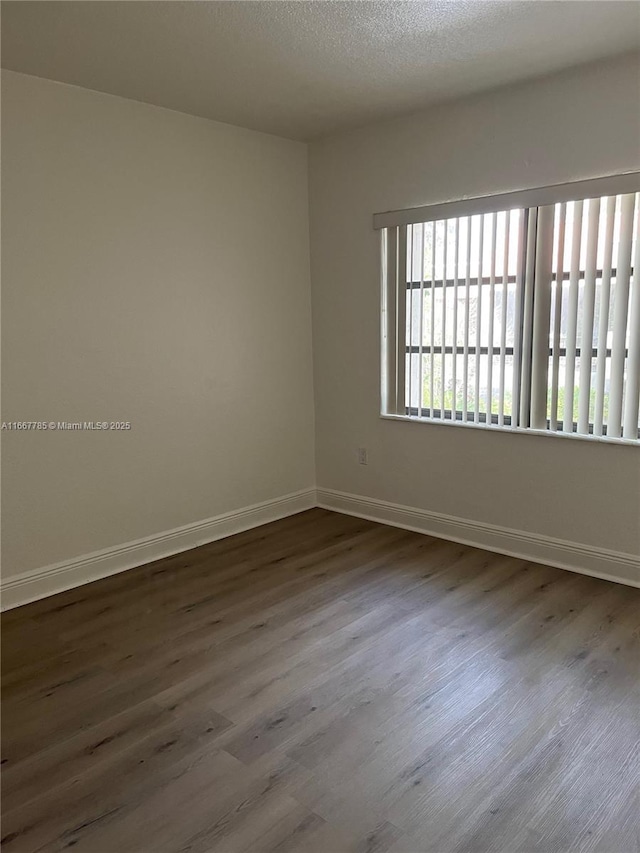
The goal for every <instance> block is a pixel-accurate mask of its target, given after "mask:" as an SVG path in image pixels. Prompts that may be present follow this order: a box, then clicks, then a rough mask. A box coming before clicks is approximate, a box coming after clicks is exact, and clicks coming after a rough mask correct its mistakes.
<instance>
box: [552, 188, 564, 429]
mask: <svg viewBox="0 0 640 853" xmlns="http://www.w3.org/2000/svg"><path fill="white" fill-rule="evenodd" d="M566 219H567V205H566V204H564V203H563V204H561V205H560V209H559V211H558V243H557V247H556V287H555V300H554V307H553V342H552V348H551V350H552V363H551V412H550V416H549V419H550V427H551V429H552V430H557V429H558V378H559V370H560V328H561V321H562V292H563V289H564V288H563V276H564V238H565V228H566Z"/></svg>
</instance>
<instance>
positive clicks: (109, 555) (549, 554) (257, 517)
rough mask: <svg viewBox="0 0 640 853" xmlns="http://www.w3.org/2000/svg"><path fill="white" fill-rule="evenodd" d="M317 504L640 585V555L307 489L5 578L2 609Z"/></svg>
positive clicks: (453, 539) (360, 516)
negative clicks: (639, 556)
mask: <svg viewBox="0 0 640 853" xmlns="http://www.w3.org/2000/svg"><path fill="white" fill-rule="evenodd" d="M314 506H319V507H322V508H323V509H329V510H333V511H334V512H341V513H344V514H345V515H355V516H357V517H358V518H366V519H369V520H370V521H377V522H380V523H381V524H390V525H391V526H393V527H402V528H404V529H405V530H413V531H415V532H417V533H426V534H428V535H430V536H437V537H438V538H440V539H450V540H452V541H454V542H461V543H462V544H464V545H472V546H474V547H476V548H484V549H485V550H487V551H495V552H497V553H499V554H507V555H510V556H513V557H520V558H522V559H525V560H530V561H532V562H537V563H544V564H546V565H549V566H556V567H557V568H559V569H568V570H569V571H571V572H579V573H580V574H584V575H592V576H593V577H597V578H603V579H604V580H609V581H615V582H617V583H623V584H627V585H629V586H635V587H640V558H638V557H635V556H633V555H632V554H622V553H620V552H618V551H608V550H605V549H603V548H594V547H591V546H587V545H580V544H578V543H577V542H566V541H564V540H562V539H551V538H549V537H547V536H541V535H539V534H536V533H526V532H524V531H522V530H512V529H510V528H508V527H499V526H497V525H493V524H485V523H484V522H479V521H469V520H467V519H464V518H458V517H456V516H453V515H444V514H442V513H438V512H430V511H428V510H424V509H417V508H416V507H409V506H404V505H402V504H395V503H391V502H389V501H381V500H377V499H376V498H367V497H364V496H362V495H352V494H348V493H346V492H339V491H335V490H333V489H323V488H320V489H317V490H316V489H313V488H311V489H304V490H303V491H300V492H293V493H292V494H288V495H283V496H282V497H280V498H275V499H273V500H269V501H263V502H262V503H258V504H253V505H252V506H248V507H244V508H243V509H239V510H235V511H234V512H228V513H224V514H223V515H218V516H215V517H214V518H208V519H205V520H204V521H198V522H195V523H194V524H186V525H184V526H183V527H176V528H175V529H173V530H167V531H165V532H164V533H159V534H157V535H156V536H147V537H146V538H144V539H137V540H136V541H134V542H127V543H125V544H124V545H118V546H116V547H114V548H106V549H104V550H103V551H95V552H93V553H92V554H85V555H84V556H82V557H76V558H75V559H72V560H66V561H64V562H61V563H55V564H52V565H50V566H44V567H43V568H40V569H34V570H33V571H29V572H24V573H23V574H20V575H15V576H13V577H8V578H7V579H6V580H3V581H2V586H1V590H2V610H9V609H11V608H13V607H19V606H20V605H22V604H28V603H29V602H30V601H37V600H38V599H39V598H45V597H46V596H49V595H55V594H56V593H58V592H64V590H67V589H72V588H73V587H76V586H81V585H82V584H85V583H91V581H95V580H100V578H105V577H108V576H109V575H114V574H118V573H119V572H124V571H127V569H133V568H135V567H136V566H141V565H143V564H144V563H151V562H153V561H154V560H160V559H162V558H163V557H170V556H172V555H173V554H179V553H180V552H181V551H188V550H189V549H190V548H197V547H198V546H199V545H206V544H207V543H208V542H215V541H216V540H217V539H223V538H224V537H225V536H233V535H234V534H235V533H242V532H243V531H244V530H250V529H251V528H253V527H259V526H260V525H261V524H268V523H269V522H270V521H277V520H278V519H279V518H286V517H287V516H289V515H295V514H296V513H298V512H304V510H307V509H312V508H313V507H314Z"/></svg>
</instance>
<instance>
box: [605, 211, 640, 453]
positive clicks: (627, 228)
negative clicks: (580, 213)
mask: <svg viewBox="0 0 640 853" xmlns="http://www.w3.org/2000/svg"><path fill="white" fill-rule="evenodd" d="M634 206H635V196H633V195H630V194H628V195H624V196H622V199H621V206H620V242H619V243H618V257H617V261H616V286H615V292H614V300H613V334H612V344H611V390H610V391H609V419H608V422H607V435H608V436H610V437H612V438H619V437H620V436H621V434H622V396H623V384H624V362H625V355H626V352H625V351H626V338H627V315H628V311H629V279H630V266H631V242H632V237H633V212H634V210H633V209H634ZM637 334H638V333H637V331H636V332H635V335H637Z"/></svg>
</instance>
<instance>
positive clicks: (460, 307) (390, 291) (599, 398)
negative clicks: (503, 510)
mask: <svg viewBox="0 0 640 853" xmlns="http://www.w3.org/2000/svg"><path fill="white" fill-rule="evenodd" d="M639 177H640V176H637V175H633V176H619V177H618V178H616V179H610V180H609V181H606V179H604V180H605V183H603V181H594V182H584V183H582V184H580V185H574V186H573V187H572V186H571V185H565V187H563V188H549V192H548V196H549V200H550V203H549V204H536V205H535V206H531V205H530V204H529V205H527V204H526V201H527V194H526V193H523V194H514V195H515V196H516V197H511V196H510V197H508V198H507V197H503V198H502V199H501V198H500V197H494V198H492V199H487V200H484V201H485V206H486V208H487V209H486V211H483V210H482V202H483V200H475V199H474V200H472V201H470V202H459V203H453V204H450V205H440V206H438V207H435V208H425V209H422V210H419V211H405V212H400V214H383V215H382V217H383V220H384V221H383V223H382V225H383V228H382V235H383V240H382V246H383V329H382V334H383V366H382V367H383V370H382V374H383V383H382V410H383V413H384V414H390V415H396V416H398V415H399V416H402V417H408V418H421V419H430V420H435V421H439V422H449V423H453V422H461V423H475V424H485V425H489V426H494V427H503V428H510V429H514V428H519V429H534V430H546V431H549V432H557V433H564V434H578V435H592V436H597V437H602V438H609V439H626V440H631V441H635V442H637V441H638V437H639V435H640V432H639V429H640V415H639V392H640V274H639V272H640V239H639V238H638V231H639V228H640V212H639V210H640V192H639V190H640V180H639ZM621 179H623V180H621ZM611 181H613V184H612V183H611ZM621 187H624V188H625V189H627V188H628V189H629V190H632V191H630V192H616V193H615V194H613V193H612V194H606V195H605V194H602V195H595V194H592V193H594V192H595V191H597V190H602V189H612V188H613V189H619V188H621ZM554 190H556V192H555V193H554ZM558 190H561V192H558ZM572 190H573V193H574V194H575V195H576V196H577V195H578V194H580V195H583V196H584V197H576V198H571V194H572ZM540 194H542V195H540ZM534 195H535V196H536V198H535V200H538V199H540V200H543V199H544V191H542V190H541V191H535V193H534ZM501 201H502V202H503V204H501ZM518 202H519V203H518ZM465 207H466V208H467V209H468V210H469V212H468V213H465ZM447 213H453V214H455V215H447ZM393 216H397V217H398V218H399V219H403V218H404V219H405V221H404V222H402V221H400V222H399V224H397V225H389V224H387V219H388V218H389V217H393ZM411 219H413V220H415V221H410V220H411ZM406 220H409V221H406ZM420 220H422V221H420Z"/></svg>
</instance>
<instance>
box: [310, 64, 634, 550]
mask: <svg viewBox="0 0 640 853" xmlns="http://www.w3.org/2000/svg"><path fill="white" fill-rule="evenodd" d="M638 72H639V68H638V62H637V58H634V57H625V58H622V59H619V60H616V61H613V62H609V63H604V64H598V65H593V66H591V67H588V68H582V69H578V70H575V71H571V72H565V73H563V74H561V75H557V76H555V77H553V78H547V79H544V80H539V81H534V82H530V83H528V84H526V85H519V86H517V87H513V88H508V89H503V90H501V91H496V92H493V93H489V94H486V95H483V96H480V97H474V98H471V99H468V100H464V101H459V102H457V103H452V104H449V105H447V106H442V107H440V108H438V109H434V110H431V111H429V112H428V113H424V114H421V115H415V116H412V117H410V118H405V119H402V120H396V121H393V122H389V123H385V124H379V125H377V126H373V127H367V128H364V129H362V130H359V131H356V132H351V133H346V134H342V135H338V136H333V137H330V138H327V139H324V140H322V141H319V142H317V143H315V144H313V145H311V149H310V199H311V271H312V294H313V336H314V338H313V340H314V371H315V393H316V465H317V481H318V485H319V486H320V487H324V488H328V489H337V490H341V491H345V492H350V493H354V494H359V495H365V496H367V497H372V498H376V499H379V500H385V501H392V502H395V503H401V504H406V505H409V506H413V507H417V508H419V509H424V510H429V511H434V512H440V513H446V514H450V515H454V516H457V517H460V518H463V519H470V520H473V521H480V522H485V523H489V524H495V525H499V526H504V527H510V528H514V529H516V530H521V531H527V532H530V533H536V534H542V535H545V536H551V537H557V538H560V539H564V540H569V541H572V542H576V543H582V544H585V545H588V546H595V547H597V548H603V549H611V550H614V551H619V552H624V553H628V554H632V555H633V554H639V553H640V454H639V453H638V450H637V448H631V447H624V446H612V445H601V444H598V445H594V444H591V443H588V442H585V441H572V440H567V439H562V438H555V437H551V436H542V437H534V436H526V435H514V434H504V433H497V432H488V431H481V430H472V429H456V428H453V427H450V426H444V425H443V426H438V425H424V424H407V423H399V422H392V421H385V420H381V419H380V418H379V416H378V413H379V407H380V406H379V399H380V390H379V386H380V375H379V374H380V371H379V361H380V356H379V328H380V315H379V305H380V300H379V290H380V285H379V281H380V276H379V269H378V261H379V236H378V234H377V233H376V232H374V231H373V230H372V223H371V217H372V214H373V213H376V212H380V211H385V210H393V209H398V208H407V207H413V206H417V205H423V204H429V203H433V202H439V201H446V200H452V199H458V198H463V197H464V196H481V195H486V194H491V193H496V192H506V191H509V190H515V189H520V188H524V187H536V186H545V185H547V184H554V183H561V182H564V181H572V180H580V179H584V178H591V177H596V176H600V175H607V174H611V173H615V172H621V171H627V170H632V169H638V168H640V113H639V110H638V104H639V103H640V86H639V79H640V78H639V74H638ZM359 446H366V447H367V448H368V449H369V464H368V466H366V467H364V466H360V465H358V464H357V459H356V448H357V447H359Z"/></svg>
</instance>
